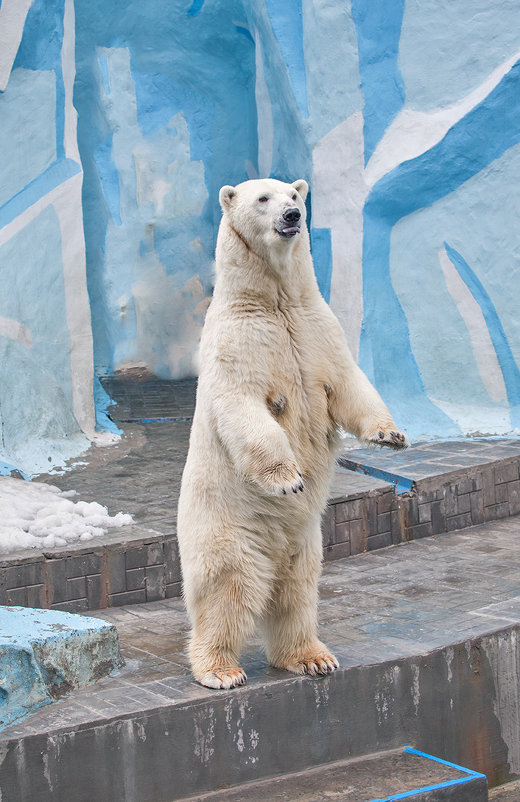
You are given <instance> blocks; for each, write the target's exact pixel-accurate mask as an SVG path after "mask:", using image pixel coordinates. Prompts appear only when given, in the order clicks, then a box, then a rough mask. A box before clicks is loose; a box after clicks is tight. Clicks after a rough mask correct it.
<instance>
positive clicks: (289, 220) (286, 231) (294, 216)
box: [277, 206, 302, 237]
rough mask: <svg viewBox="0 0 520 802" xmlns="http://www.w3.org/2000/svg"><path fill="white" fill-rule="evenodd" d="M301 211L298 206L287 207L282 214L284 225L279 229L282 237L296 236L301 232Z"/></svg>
mask: <svg viewBox="0 0 520 802" xmlns="http://www.w3.org/2000/svg"><path fill="white" fill-rule="evenodd" d="M301 216H302V215H301V212H300V210H299V209H297V208H296V206H293V207H291V208H290V209H286V210H285V212H284V213H283V214H282V227H281V229H277V231H278V233H279V234H280V236H281V237H294V235H295V234H299V233H300V220H301Z"/></svg>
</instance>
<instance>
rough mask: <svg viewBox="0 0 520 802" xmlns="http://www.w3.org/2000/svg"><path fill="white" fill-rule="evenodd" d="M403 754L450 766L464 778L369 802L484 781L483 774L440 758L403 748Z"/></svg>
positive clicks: (403, 797)
mask: <svg viewBox="0 0 520 802" xmlns="http://www.w3.org/2000/svg"><path fill="white" fill-rule="evenodd" d="M403 752H406V753H407V754H410V755H418V756H419V757H425V758H427V760H431V761H433V762H434V763H442V764H443V765H444V766H450V767H451V768H453V769H457V770H458V771H462V772H464V774H466V775H467V776H466V777H459V778H457V779H454V780H448V781H447V782H442V783H437V784H435V785H425V786H423V787H422V788H414V789H412V790H410V791H404V792H402V793H400V794H392V795H391V796H385V797H378V798H377V799H371V800H370V802H394V800H398V799H409V798H410V797H413V796H416V795H417V794H425V793H426V792H427V791H437V790H439V789H441V788H450V787H452V786H456V785H462V784H463V783H468V782H471V780H474V779H476V778H478V779H486V776H485V774H480V773H479V772H477V771H473V770H472V769H466V768H464V767H463V766H457V764H456V763H450V762H449V761H448V760H442V759H441V758H438V757H434V756H433V755H428V754H427V753H426V752H420V751H419V750H418V749H413V748H412V747H407V746H405V747H404V749H403Z"/></svg>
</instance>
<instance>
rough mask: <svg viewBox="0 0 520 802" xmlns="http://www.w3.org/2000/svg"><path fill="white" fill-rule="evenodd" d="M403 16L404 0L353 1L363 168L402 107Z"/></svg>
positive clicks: (403, 91) (403, 96) (403, 95)
mask: <svg viewBox="0 0 520 802" xmlns="http://www.w3.org/2000/svg"><path fill="white" fill-rule="evenodd" d="M403 14H404V0H393V2H392V3H375V2H374V0H352V18H353V20H354V24H355V26H356V34H357V41H358V53H359V72H360V76H361V89H362V91H363V96H364V98H365V106H364V109H363V118H364V124H363V130H364V139H365V164H366V163H367V162H368V160H369V158H370V156H371V155H372V153H373V152H374V150H375V148H376V146H377V143H378V142H379V140H380V139H381V137H382V136H383V134H384V132H385V131H386V129H387V128H388V126H389V125H390V123H391V122H392V120H393V119H394V117H395V116H396V115H397V114H398V112H399V111H400V110H401V109H402V107H403V104H404V98H405V90H404V81H403V78H402V76H401V72H400V70H399V39H400V37H401V26H402V22H403Z"/></svg>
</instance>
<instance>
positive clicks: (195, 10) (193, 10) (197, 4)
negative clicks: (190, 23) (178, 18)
mask: <svg viewBox="0 0 520 802" xmlns="http://www.w3.org/2000/svg"><path fill="white" fill-rule="evenodd" d="M204 2H205V0H193V3H192V4H191V6H190V7H189V9H188V17H198V15H199V14H200V12H201V11H202V6H203V5H204Z"/></svg>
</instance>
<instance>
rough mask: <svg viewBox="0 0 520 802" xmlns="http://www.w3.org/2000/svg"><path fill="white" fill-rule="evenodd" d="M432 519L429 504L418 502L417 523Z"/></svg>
mask: <svg viewBox="0 0 520 802" xmlns="http://www.w3.org/2000/svg"><path fill="white" fill-rule="evenodd" d="M431 519H432V507H431V504H419V523H420V524H425V523H428V521H431Z"/></svg>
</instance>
